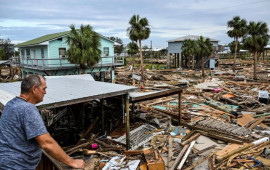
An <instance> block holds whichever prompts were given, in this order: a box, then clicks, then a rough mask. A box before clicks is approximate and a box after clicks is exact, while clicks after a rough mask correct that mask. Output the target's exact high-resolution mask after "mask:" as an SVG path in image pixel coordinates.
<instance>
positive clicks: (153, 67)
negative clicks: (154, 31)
mask: <svg viewBox="0 0 270 170" xmlns="http://www.w3.org/2000/svg"><path fill="white" fill-rule="evenodd" d="M150 48H151V52H150V55H151V66H152V70H153V69H154V66H153V55H152V40H151V45H150Z"/></svg>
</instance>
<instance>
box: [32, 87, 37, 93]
mask: <svg viewBox="0 0 270 170" xmlns="http://www.w3.org/2000/svg"><path fill="white" fill-rule="evenodd" d="M36 90H37V86H36V85H33V86H32V88H31V92H32V93H33V94H35V93H36Z"/></svg>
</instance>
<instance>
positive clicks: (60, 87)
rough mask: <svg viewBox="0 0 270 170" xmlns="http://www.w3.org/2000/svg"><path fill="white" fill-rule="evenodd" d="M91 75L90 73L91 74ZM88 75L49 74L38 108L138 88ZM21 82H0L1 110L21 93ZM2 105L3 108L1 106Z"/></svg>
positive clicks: (126, 92) (56, 105)
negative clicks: (107, 81)
mask: <svg viewBox="0 0 270 170" xmlns="http://www.w3.org/2000/svg"><path fill="white" fill-rule="evenodd" d="M89 76H90V75H89ZM86 77H87V76H81V77H79V76H78V77H76V76H57V77H54V76H49V77H46V82H47V87H48V88H47V94H46V95H45V96H44V100H43V102H41V103H39V104H37V105H36V106H37V107H38V108H47V109H51V108H55V107H61V106H67V105H71V104H76V103H83V102H87V101H91V100H96V99H102V98H108V97H113V96H119V95H123V94H128V92H131V91H134V90H136V89H137V88H136V87H133V86H126V85H120V84H112V83H105V82H98V81H93V80H91V78H86ZM20 85H21V82H13V83H0V110H3V106H5V105H6V103H7V102H8V101H9V100H11V99H13V98H14V97H16V96H18V95H19V94H20ZM1 107H2V108H1Z"/></svg>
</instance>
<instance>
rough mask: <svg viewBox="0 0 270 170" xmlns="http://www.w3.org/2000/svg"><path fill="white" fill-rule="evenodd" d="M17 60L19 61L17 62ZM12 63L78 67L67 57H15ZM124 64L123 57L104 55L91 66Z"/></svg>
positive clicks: (58, 68) (27, 66)
mask: <svg viewBox="0 0 270 170" xmlns="http://www.w3.org/2000/svg"><path fill="white" fill-rule="evenodd" d="M18 61H20V62H19V63H18ZM11 63H13V65H19V66H21V67H23V68H31V69H37V70H55V69H57V70H61V69H69V68H76V67H79V65H78V64H71V63H70V62H69V61H68V59H67V58H57V59H45V58H43V59H27V58H26V59H20V60H19V59H18V58H17V59H15V58H12V60H11ZM121 65H124V57H122V56H106V57H101V60H100V61H99V62H98V63H97V64H95V65H94V66H92V67H108V66H121Z"/></svg>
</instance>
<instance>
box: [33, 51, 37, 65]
mask: <svg viewBox="0 0 270 170" xmlns="http://www.w3.org/2000/svg"><path fill="white" fill-rule="evenodd" d="M33 54H34V65H37V60H36V50H35V49H33Z"/></svg>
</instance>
